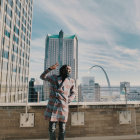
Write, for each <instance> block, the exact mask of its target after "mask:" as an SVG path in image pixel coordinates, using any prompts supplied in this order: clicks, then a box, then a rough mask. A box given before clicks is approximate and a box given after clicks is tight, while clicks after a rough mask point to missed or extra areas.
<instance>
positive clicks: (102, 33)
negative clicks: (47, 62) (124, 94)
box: [30, 0, 140, 86]
mask: <svg viewBox="0 0 140 140" xmlns="http://www.w3.org/2000/svg"><path fill="white" fill-rule="evenodd" d="M139 5H140V2H139V1H138V0H134V1H132V0H127V3H126V0H124V1H121V0H114V1H111V0H107V1H103V0H100V1H97V0H93V1H91V0H87V1H83V0H80V1H79V0H77V1H64V0H60V1H59V3H57V5H56V0H52V1H46V0H40V1H38V0H36V1H34V11H33V12H34V14H33V16H34V17H33V32H32V42H31V57H30V58H31V64H30V77H34V78H38V79H39V76H40V74H41V72H42V71H43V70H44V66H43V64H44V61H43V58H44V55H45V53H44V50H45V36H46V35H47V34H48V33H50V34H57V33H58V32H59V31H60V30H61V29H62V30H63V31H64V32H65V33H66V34H76V35H77V37H78V40H79V59H78V65H79V67H78V73H79V79H81V77H83V76H87V75H92V76H94V77H95V81H96V82H97V83H99V84H100V85H101V86H102V85H107V82H106V79H105V76H104V74H103V73H102V71H101V70H100V69H98V68H96V69H94V70H92V71H91V73H90V74H89V73H88V70H89V68H90V67H92V66H93V65H100V66H102V67H103V68H104V69H105V70H106V72H107V74H108V77H109V80H110V83H111V86H113V85H119V84H120V82H123V81H128V82H130V83H131V85H132V86H133V85H140V74H139V71H140V57H139V56H140V49H139V44H140V26H139V23H140V20H139V18H140V10H139V9H140V6H139Z"/></svg>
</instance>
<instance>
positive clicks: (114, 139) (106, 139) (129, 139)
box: [20, 135, 140, 140]
mask: <svg viewBox="0 0 140 140" xmlns="http://www.w3.org/2000/svg"><path fill="white" fill-rule="evenodd" d="M20 140H49V139H20ZM65 140H140V135H125V136H102V137H100V136H97V137H75V138H65Z"/></svg>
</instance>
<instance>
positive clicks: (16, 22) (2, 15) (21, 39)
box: [0, 0, 33, 103]
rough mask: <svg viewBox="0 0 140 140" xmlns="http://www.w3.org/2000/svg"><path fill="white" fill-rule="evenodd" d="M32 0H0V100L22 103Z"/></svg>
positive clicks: (26, 68) (27, 71)
mask: <svg viewBox="0 0 140 140" xmlns="http://www.w3.org/2000/svg"><path fill="white" fill-rule="evenodd" d="M32 13H33V0H0V102H1V103H6V102H7V103H13V102H26V99H27V94H28V77H29V56H30V44H31V31H32V17H33V14H32Z"/></svg>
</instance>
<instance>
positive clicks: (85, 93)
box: [81, 76, 95, 102]
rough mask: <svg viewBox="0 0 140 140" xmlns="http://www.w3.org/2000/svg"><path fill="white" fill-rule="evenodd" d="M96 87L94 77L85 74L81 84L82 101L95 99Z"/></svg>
mask: <svg viewBox="0 0 140 140" xmlns="http://www.w3.org/2000/svg"><path fill="white" fill-rule="evenodd" d="M94 87H95V85H94V77H92V76H90V77H89V76H85V77H83V78H82V84H81V101H82V102H93V101H95V91H94Z"/></svg>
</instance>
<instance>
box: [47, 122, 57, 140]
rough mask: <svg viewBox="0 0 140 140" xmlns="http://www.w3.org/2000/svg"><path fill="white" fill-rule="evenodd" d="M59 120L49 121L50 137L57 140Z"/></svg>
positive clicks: (51, 139)
mask: <svg viewBox="0 0 140 140" xmlns="http://www.w3.org/2000/svg"><path fill="white" fill-rule="evenodd" d="M56 124H57V122H51V121H50V122H49V138H50V140H56V136H55V130H56Z"/></svg>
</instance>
